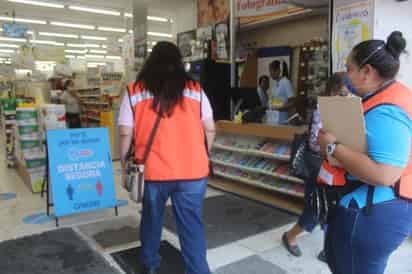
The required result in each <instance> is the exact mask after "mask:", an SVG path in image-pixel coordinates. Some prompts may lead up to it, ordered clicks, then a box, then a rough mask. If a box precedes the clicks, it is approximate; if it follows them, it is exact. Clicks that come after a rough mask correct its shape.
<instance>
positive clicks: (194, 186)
mask: <svg viewBox="0 0 412 274" xmlns="http://www.w3.org/2000/svg"><path fill="white" fill-rule="evenodd" d="M129 92H130V94H131V96H130V101H129V97H128V96H127V95H126V96H125V98H124V99H123V103H122V106H121V109H120V117H119V125H120V146H121V147H120V153H121V159H122V168H123V170H124V168H125V157H126V154H127V151H128V149H129V146H130V144H131V142H132V138H134V149H135V155H134V157H135V159H136V161H137V162H139V161H140V160H141V159H142V156H143V153H144V150H145V148H146V146H147V142H148V139H149V134H150V132H151V130H152V128H153V127H154V124H155V121H156V120H157V118H158V117H159V116H158V115H160V117H161V119H160V123H159V126H158V131H157V133H156V135H155V136H154V141H153V145H152V148H151V150H150V152H149V154H148V155H149V156H148V159H147V162H146V164H145V180H146V182H145V192H144V198H143V213H142V220H141V227H140V240H141V242H142V252H141V254H140V262H141V263H142V264H143V266H144V267H145V270H144V272H143V273H157V269H158V268H159V266H160V256H159V246H160V239H161V232H162V225H163V215H164V210H165V205H166V201H167V200H168V198H169V197H170V198H171V200H172V205H173V211H174V214H175V218H176V225H177V230H178V235H179V239H180V244H181V248H182V255H183V259H184V262H185V267H186V273H187V274H209V273H210V270H209V266H208V263H207V261H206V241H205V235H204V227H203V222H202V206H203V200H204V196H205V192H206V189H207V182H208V179H207V177H208V173H209V161H208V155H207V150H208V149H209V150H210V149H211V147H212V144H213V140H214V136H215V125H214V120H213V112H212V109H211V106H210V103H209V100H208V98H207V96H206V95H205V93H204V92H203V91H202V89H201V87H200V85H199V83H197V82H195V81H194V80H192V79H191V78H190V77H189V75H188V74H187V73H186V72H185V70H184V65H183V62H182V56H181V54H180V52H179V49H178V48H177V47H176V46H175V45H174V44H172V43H169V42H159V43H157V44H156V46H155V47H154V48H153V51H152V53H151V54H150V56H149V58H148V59H147V61H146V63H145V65H144V66H143V69H142V70H141V72H140V73H139V75H138V77H137V80H136V82H135V83H133V84H130V85H129ZM129 102H130V103H129ZM131 104H132V105H133V108H131V106H130V105H131ZM205 138H206V143H207V147H206V144H205Z"/></svg>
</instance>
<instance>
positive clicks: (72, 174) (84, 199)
mask: <svg viewBox="0 0 412 274" xmlns="http://www.w3.org/2000/svg"><path fill="white" fill-rule="evenodd" d="M47 143H48V157H49V172H50V180H51V181H50V184H51V191H52V194H53V195H52V197H53V203H54V213H55V215H56V216H57V217H61V216H65V215H70V214H75V213H80V212H86V211H92V210H96V209H101V208H113V207H115V206H116V199H115V196H116V195H115V188H114V178H113V169H112V160H111V155H110V146H109V135H108V130H107V129H106V128H93V129H91V128H88V129H72V130H49V131H47Z"/></svg>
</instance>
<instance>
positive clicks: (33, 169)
mask: <svg viewBox="0 0 412 274" xmlns="http://www.w3.org/2000/svg"><path fill="white" fill-rule="evenodd" d="M38 117H39V115H38V111H37V109H36V108H33V107H19V108H17V110H16V123H17V130H16V131H17V135H16V137H17V138H16V158H17V161H18V162H19V163H20V165H21V167H22V168H23V169H24V170H25V172H24V177H25V178H24V181H25V182H26V183H27V184H29V186H30V188H31V190H32V191H33V192H34V193H37V192H40V191H41V187H42V183H43V179H44V177H45V175H46V155H45V151H44V145H43V142H42V138H41V131H40V126H39V119H38Z"/></svg>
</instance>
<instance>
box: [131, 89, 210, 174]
mask: <svg viewBox="0 0 412 274" xmlns="http://www.w3.org/2000/svg"><path fill="white" fill-rule="evenodd" d="M129 91H130V93H131V96H130V99H131V103H132V105H133V107H134V121H135V122H134V123H135V126H134V144H135V159H136V161H137V162H139V161H141V159H143V154H144V150H145V148H146V146H147V143H148V140H149V135H150V132H151V130H152V128H153V126H154V124H155V121H156V118H157V113H156V112H155V111H153V108H152V104H153V98H154V97H153V94H152V93H151V92H149V91H148V90H146V89H144V88H143V86H142V85H141V84H139V83H138V84H136V85H135V84H134V83H132V84H130V85H129ZM201 93H202V89H201V87H200V85H199V83H197V82H194V81H188V82H187V83H186V88H185V89H184V91H183V95H184V96H183V100H182V102H181V103H180V104H178V105H176V107H175V109H174V110H173V113H172V115H171V116H170V117H168V116H164V117H162V119H161V121H160V124H159V127H158V130H157V133H156V136H155V137H154V141H153V145H152V147H151V150H150V152H149V156H148V158H147V161H146V164H145V180H149V181H176V180H197V179H202V178H205V177H207V176H208V174H209V159H208V155H207V150H206V145H205V133H204V130H203V124H202V121H201V100H202V99H201V98H202V97H201V96H202V95H201Z"/></svg>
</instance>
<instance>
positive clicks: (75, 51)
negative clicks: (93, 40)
mask: <svg viewBox="0 0 412 274" xmlns="http://www.w3.org/2000/svg"><path fill="white" fill-rule="evenodd" d="M64 52H67V53H79V54H86V52H87V50H74V49H65V50H64Z"/></svg>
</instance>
